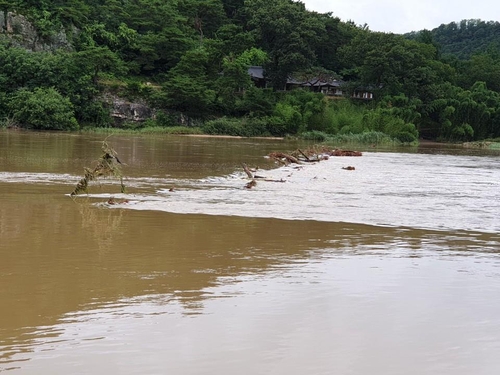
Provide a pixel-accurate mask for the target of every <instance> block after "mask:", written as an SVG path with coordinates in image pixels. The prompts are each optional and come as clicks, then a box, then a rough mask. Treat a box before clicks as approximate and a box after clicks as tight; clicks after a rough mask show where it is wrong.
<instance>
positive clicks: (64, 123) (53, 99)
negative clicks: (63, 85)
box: [9, 88, 78, 130]
mask: <svg viewBox="0 0 500 375" xmlns="http://www.w3.org/2000/svg"><path fill="white" fill-rule="evenodd" d="M9 107H10V110H11V112H12V113H13V116H14V118H15V119H16V120H17V121H18V122H19V123H20V124H21V126H22V127H26V128H30V129H39V130H73V129H77V128H78V123H77V121H76V119H75V113H74V110H73V105H72V104H71V102H70V100H69V99H68V98H67V97H64V96H62V95H61V94H59V92H57V91H56V90H55V89H54V88H35V89H34V90H33V91H28V90H19V91H17V92H16V93H15V94H14V95H13V96H12V98H11V100H10V103H9Z"/></svg>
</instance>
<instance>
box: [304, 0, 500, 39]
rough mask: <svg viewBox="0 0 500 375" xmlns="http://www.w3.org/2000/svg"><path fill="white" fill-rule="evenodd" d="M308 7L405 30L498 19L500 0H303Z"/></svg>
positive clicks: (378, 28)
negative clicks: (467, 20)
mask: <svg viewBox="0 0 500 375" xmlns="http://www.w3.org/2000/svg"><path fill="white" fill-rule="evenodd" d="M302 2H303V3H304V4H305V5H306V8H307V9H309V10H314V11H317V12H320V13H326V12H332V13H333V15H334V16H335V17H339V18H340V19H341V20H342V21H349V20H351V21H354V23H356V24H357V25H364V24H365V23H366V24H368V27H369V28H370V30H372V31H385V32H393V33H398V34H402V33H406V32H409V31H417V30H422V29H429V30H431V29H434V28H436V27H438V26H439V25H441V24H443V23H444V24H447V23H450V22H453V21H455V22H458V21H461V20H464V19H478V18H479V19H481V20H483V21H500V0H302Z"/></svg>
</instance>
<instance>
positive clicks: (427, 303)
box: [0, 132, 500, 375]
mask: <svg viewBox="0 0 500 375" xmlns="http://www.w3.org/2000/svg"><path fill="white" fill-rule="evenodd" d="M101 141H102V138H100V137H99V136H82V135H69V134H48V133H43V134H38V133H18V132H0V259H1V262H0V306H1V309H0V372H1V371H6V373H13V374H15V373H19V374H89V373H92V374H108V373H111V372H114V373H118V374H165V373H169V374H170V373H171V374H212V373H218V374H234V373H242V374H304V373H311V374H332V373H335V374H384V375H385V374H402V373H404V374H424V373H429V374H430V373H432V374H454V375H456V374H464V375H465V374H471V373H474V374H485V375H486V374H496V373H498V372H499V371H500V359H499V357H498V352H499V351H500V314H499V312H500V302H499V300H498V298H497V297H498V295H499V292H500V258H499V252H500V235H499V233H500V220H499V214H498V213H499V212H500V211H499V208H500V186H499V184H500V164H499V162H500V157H499V154H498V153H495V152H483V151H478V150H462V149H453V148H446V149H445V148H427V147H422V148H420V149H417V150H411V152H399V151H396V150H389V151H388V150H383V151H384V152H381V150H376V149H368V150H364V151H365V152H364V155H363V156H362V157H359V158H354V157H352V158H332V159H330V160H328V161H325V162H321V163H319V164H315V165H306V166H302V167H301V168H299V169H297V168H293V167H290V166H289V167H281V168H277V166H275V165H273V163H272V162H271V161H269V160H268V159H265V158H264V157H263V156H264V155H266V154H267V153H268V152H270V151H288V150H292V149H294V148H296V147H297V146H298V144H296V143H294V142H285V141H278V140H248V139H204V138H203V139H200V138H190V137H160V138H158V137H155V138H153V137H130V136H125V137H118V136H113V137H111V138H110V143H111V144H112V145H113V147H114V148H115V149H116V150H117V151H118V152H119V155H120V159H121V160H122V161H124V162H125V163H126V166H124V168H123V171H124V174H125V175H126V177H127V179H126V184H127V185H128V194H127V195H120V194H118V191H119V185H118V184H117V183H116V181H108V182H105V183H103V184H101V185H98V186H93V187H92V188H91V194H90V196H83V197H79V198H77V199H76V200H72V199H71V198H70V197H69V196H68V193H70V192H71V191H72V189H73V187H74V185H75V184H76V182H77V181H78V179H79V178H80V177H81V173H82V168H83V166H88V165H89V164H91V162H92V160H93V159H95V158H96V157H98V156H99V154H100V143H101ZM300 146H301V147H304V145H302V144H301V145H300ZM241 162H246V163H247V164H249V165H251V166H259V172H258V173H259V174H261V175H263V176H265V177H267V178H268V179H273V180H283V181H285V182H266V181H259V182H258V184H257V186H256V187H255V188H254V189H251V190H248V189H245V188H244V185H245V183H246V182H247V180H246V179H245V175H244V173H243V172H242V170H241V168H240V164H241ZM349 165H350V166H354V167H355V168H356V169H355V170H354V171H346V170H343V169H342V167H345V166H349ZM171 188H174V191H169V189H171ZM110 197H114V199H116V200H124V199H126V200H127V201H128V202H127V203H124V204H119V205H109V204H107V203H106V202H108V199H109V198H110Z"/></svg>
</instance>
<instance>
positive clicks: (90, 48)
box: [0, 0, 500, 142]
mask: <svg viewBox="0 0 500 375" xmlns="http://www.w3.org/2000/svg"><path fill="white" fill-rule="evenodd" d="M19 15H22V16H23V17H19ZM24 18H25V19H26V20H27V21H29V24H30V25H32V26H33V28H34V30H35V33H36V35H35V36H34V37H33V36H32V37H29V38H28V37H27V36H26V35H24V34H23V28H24V29H25V28H26V27H24V26H23V22H24V21H23V19H24ZM0 26H1V29H0V124H2V125H3V126H20V127H26V128H31V129H56V130H69V129H78V128H82V127H85V126H93V127H110V126H112V120H111V117H110V112H109V108H108V106H107V105H106V104H105V102H104V101H103V100H102V98H103V95H106V93H112V94H114V95H119V96H121V97H125V98H128V99H141V100H143V101H145V102H147V103H148V104H149V105H150V106H151V107H153V108H155V111H156V112H155V113H156V115H155V117H154V119H151V120H149V121H146V122H145V123H143V124H142V125H141V126H151V125H156V126H161V127H171V126H174V125H176V122H175V116H174V114H175V113H183V114H185V115H186V116H189V117H190V118H191V119H193V121H192V122H191V124H193V123H194V124H196V125H199V126H200V127H201V129H202V131H204V132H205V133H209V134H233V135H244V136H253V135H277V136H283V135H287V134H291V135H295V134H309V135H311V134H312V135H318V136H322V135H330V136H332V135H335V136H343V135H349V134H354V135H366V134H372V135H373V134H375V135H377V134H382V133H383V134H386V135H389V136H390V137H393V138H394V139H397V140H399V141H400V142H413V141H415V140H417V139H418V137H424V138H428V139H439V140H447V141H470V140H482V139H486V138H495V137H500V49H499V44H498V43H497V40H498V37H497V34H498V33H499V28H500V26H499V24H498V23H496V22H482V21H463V22H461V23H460V24H450V25H441V26H440V27H439V28H437V29H434V30H432V31H427V30H423V31H420V32H417V33H412V34H411V35H405V36H403V35H395V34H389V33H379V32H372V31H370V30H369V28H368V27H362V26H357V25H355V24H353V23H351V22H343V21H341V20H340V19H338V18H336V17H335V16H334V15H332V14H320V13H316V12H311V11H308V10H306V8H305V6H304V4H303V3H301V2H297V1H292V0H274V1H266V0H169V1H161V0H106V1H104V0H70V1H59V0H55V1H49V0H0ZM478 41H480V42H478ZM250 66H263V67H264V69H265V79H266V81H267V86H266V87H257V86H256V85H255V84H254V82H253V81H252V79H251V77H250V75H249V74H248V68H249V67H250ZM291 77H295V78H297V77H302V78H300V79H302V80H307V79H309V80H310V79H311V77H316V78H318V79H321V80H323V81H329V80H333V79H337V80H342V82H344V84H343V86H342V91H343V93H344V98H343V99H339V98H331V97H328V96H325V95H323V94H321V93H317V92H313V91H311V90H310V89H307V88H302V89H295V90H285V88H287V85H286V84H287V80H288V79H289V78H291ZM307 77H309V78H307ZM360 89H363V90H369V91H370V92H371V93H372V94H373V100H360V99H357V98H353V97H352V94H353V93H355V92H356V90H360ZM126 125H127V124H125V126H126ZM135 126H137V125H135Z"/></svg>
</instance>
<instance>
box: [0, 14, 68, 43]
mask: <svg viewBox="0 0 500 375" xmlns="http://www.w3.org/2000/svg"><path fill="white" fill-rule="evenodd" d="M71 32H73V33H76V30H72V31H71ZM0 37H4V38H7V39H8V40H9V41H10V42H11V43H12V44H13V45H15V46H18V47H22V48H26V49H29V50H31V51H55V50H57V49H61V48H63V49H66V50H72V46H71V43H70V42H69V41H68V37H67V32H66V30H64V29H61V30H60V31H59V32H57V33H55V34H53V35H51V36H49V37H46V38H42V37H41V36H40V35H39V34H38V32H37V30H36V28H35V27H34V26H33V24H32V23H31V22H29V21H28V20H27V18H26V17H24V16H23V15H20V14H17V13H14V12H0Z"/></svg>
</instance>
